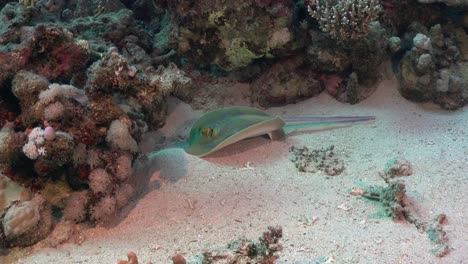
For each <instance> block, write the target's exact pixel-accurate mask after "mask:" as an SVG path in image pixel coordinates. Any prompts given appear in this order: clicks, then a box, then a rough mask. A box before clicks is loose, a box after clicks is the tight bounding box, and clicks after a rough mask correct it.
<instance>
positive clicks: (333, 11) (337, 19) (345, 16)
mask: <svg viewBox="0 0 468 264" xmlns="http://www.w3.org/2000/svg"><path fill="white" fill-rule="evenodd" d="M307 10H308V12H309V15H310V16H312V17H313V18H315V19H317V20H318V22H319V24H320V28H321V29H322V30H323V31H324V32H327V33H328V34H330V36H331V37H333V38H335V39H340V40H346V39H348V38H351V39H359V38H362V37H366V36H367V34H368V30H369V25H370V23H371V22H372V21H374V20H376V19H377V17H378V14H379V12H380V11H381V10H382V8H381V6H380V4H379V3H378V1H377V0H350V1H342V0H309V6H308V7H307Z"/></svg>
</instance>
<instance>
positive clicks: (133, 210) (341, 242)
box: [20, 79, 468, 263]
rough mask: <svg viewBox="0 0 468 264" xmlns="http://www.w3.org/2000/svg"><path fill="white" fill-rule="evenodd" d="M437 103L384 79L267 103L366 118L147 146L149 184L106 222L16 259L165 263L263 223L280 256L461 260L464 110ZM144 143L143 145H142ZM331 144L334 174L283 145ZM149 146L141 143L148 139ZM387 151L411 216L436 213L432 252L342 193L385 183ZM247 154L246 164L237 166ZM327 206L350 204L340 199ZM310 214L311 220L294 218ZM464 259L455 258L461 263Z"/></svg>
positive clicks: (183, 108) (175, 115)
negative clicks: (342, 98)
mask: <svg viewBox="0 0 468 264" xmlns="http://www.w3.org/2000/svg"><path fill="white" fill-rule="evenodd" d="M466 110H467V108H466V107H465V108H464V109H462V110H459V111H456V112H448V111H443V110H439V109H438V107H436V106H434V105H432V104H415V103H412V102H409V101H407V100H405V99H404V98H402V97H401V96H400V95H399V94H398V92H397V88H396V81H395V79H393V80H391V81H384V82H382V83H381V85H380V86H379V89H378V90H377V92H376V93H375V94H374V95H373V96H372V97H371V98H369V99H368V100H365V101H364V102H362V103H360V104H358V105H348V104H342V103H339V102H336V101H335V100H334V99H332V98H330V97H329V96H328V95H327V94H325V93H324V94H322V95H320V96H318V97H315V98H311V99H309V100H306V101H303V102H301V103H298V104H295V105H288V106H286V107H281V108H273V109H269V110H268V111H270V112H272V113H275V114H279V115H281V116H328V115H376V116H377V122H375V123H373V124H363V125H355V126H352V127H346V128H340V129H333V130H324V131H302V132H297V131H296V132H292V131H289V132H290V134H289V136H288V137H287V139H286V140H285V141H282V142H271V141H269V140H267V139H265V138H261V137H259V138H254V139H249V140H245V141H243V142H240V143H238V144H235V145H233V146H230V147H228V148H226V149H225V150H222V151H220V152H218V153H216V154H215V155H213V156H211V157H209V158H206V159H199V158H196V157H192V156H188V155H186V154H185V152H184V151H183V150H181V149H177V148H170V149H165V150H162V151H160V152H158V153H153V154H152V155H151V156H150V161H151V164H150V165H148V167H147V168H146V169H147V170H148V171H149V174H152V177H151V181H150V183H149V184H148V186H149V190H148V192H147V193H146V194H145V195H144V196H143V197H141V198H140V199H139V200H138V201H136V203H135V204H134V205H132V206H130V207H129V208H128V209H127V211H126V212H125V215H124V216H123V217H122V219H121V221H120V222H118V223H116V225H115V226H113V227H111V228H103V227H98V228H93V229H89V230H87V231H85V232H84V234H83V235H84V236H85V237H86V238H87V240H86V241H85V242H84V243H83V244H81V245H79V246H78V245H73V244H66V245H64V246H61V247H60V248H58V249H41V250H39V251H38V252H37V253H35V254H33V255H30V256H28V257H26V258H24V259H22V260H21V261H20V263H116V261H117V259H126V253H127V252H128V251H130V250H131V251H134V252H136V253H137V255H138V257H139V259H140V263H147V262H148V261H150V260H151V261H153V263H171V260H170V257H171V256H172V254H174V253H176V252H178V253H180V254H183V255H184V256H185V257H186V258H187V260H190V259H193V257H194V255H196V254H199V253H202V252H203V251H206V250H216V249H221V248H224V247H225V246H226V244H227V243H228V242H230V241H232V240H235V239H237V238H239V237H241V236H245V237H247V238H249V239H257V238H258V237H259V236H260V235H261V234H262V232H264V231H266V229H267V226H269V225H281V226H282V227H283V228H284V236H283V239H282V244H283V245H284V249H283V251H282V252H281V253H280V263H282V262H283V261H287V262H286V263H307V261H310V260H312V259H314V258H318V257H321V256H325V257H333V259H334V260H336V263H463V261H466V260H467V259H468V242H467V239H468V235H467V234H468V207H467V204H468V198H467V193H468V191H467V190H468V137H467V136H468V111H466ZM200 114H201V112H200V111H195V112H193V111H191V109H190V107H189V106H187V105H185V104H182V103H180V104H178V105H176V106H175V108H173V109H171V113H170V116H169V118H168V124H167V125H166V127H165V128H163V129H162V130H160V131H159V132H158V133H157V135H155V137H154V138H153V139H154V140H153V141H152V142H149V145H151V144H153V145H156V144H157V143H158V142H157V141H158V140H157V139H156V138H157V136H161V135H163V136H166V137H167V140H166V141H170V140H171V138H175V139H177V137H179V136H182V135H186V134H187V132H188V129H189V128H190V124H191V123H190V121H191V120H193V119H194V118H195V117H196V116H199V115H200ZM147 145H148V144H147ZM292 145H296V146H302V145H306V146H308V147H310V148H320V147H328V146H330V145H335V148H336V151H337V152H339V153H341V154H342V155H343V157H344V161H345V164H346V170H345V171H344V172H343V173H342V174H341V175H338V176H334V177H327V176H326V175H323V174H320V173H317V174H312V173H300V172H297V170H296V169H295V168H294V166H293V164H292V163H291V162H290V161H289V159H290V153H289V152H288V148H289V147H290V146H292ZM147 150H148V148H147ZM394 157H403V158H406V159H407V160H409V161H410V162H411V163H412V165H413V167H414V174H413V175H412V176H409V177H405V178H402V180H403V181H404V182H405V184H406V187H407V194H408V196H409V197H410V198H411V202H412V203H413V206H414V208H415V209H416V212H417V216H418V217H419V218H420V219H421V220H423V221H429V220H431V219H432V218H433V217H435V216H436V215H437V214H439V213H445V214H447V217H448V225H446V226H445V230H446V231H447V236H448V238H449V244H450V245H451V247H453V250H452V251H451V252H450V253H449V254H448V255H447V256H445V257H443V258H437V257H435V256H434V255H433V254H432V253H431V249H432V248H433V245H431V243H430V241H429V239H428V238H427V235H426V234H425V233H419V232H418V230H417V229H416V228H415V227H414V225H412V224H409V223H400V222H394V221H392V220H390V219H373V218H372V217H370V216H371V215H372V214H373V213H375V212H377V211H378V208H377V207H376V205H375V204H373V203H368V202H365V201H363V200H361V199H357V198H355V197H353V196H351V195H350V194H349V192H350V189H351V188H352V187H353V186H356V182H359V181H362V182H365V183H366V184H369V185H384V182H383V180H382V179H381V178H380V177H379V176H378V173H379V172H381V171H382V170H383V167H384V165H385V163H386V162H387V161H388V160H389V159H391V158H394ZM247 163H249V164H250V166H251V167H253V169H246V168H245V165H246V164H247ZM338 207H342V208H343V207H345V208H349V210H344V209H340V208H338ZM304 217H317V218H318V220H317V221H316V222H315V223H314V224H312V225H304V224H303V221H301V218H304ZM465 263H466V262H465Z"/></svg>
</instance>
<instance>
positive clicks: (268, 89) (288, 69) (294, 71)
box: [251, 57, 323, 107]
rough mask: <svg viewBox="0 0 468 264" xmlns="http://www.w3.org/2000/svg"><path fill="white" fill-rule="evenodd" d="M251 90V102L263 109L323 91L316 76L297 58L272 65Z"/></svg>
mask: <svg viewBox="0 0 468 264" xmlns="http://www.w3.org/2000/svg"><path fill="white" fill-rule="evenodd" d="M251 89H252V100H253V101H254V102H258V103H259V104H260V105H261V106H263V107H269V106H272V105H284V104H289V103H294V102H296V101H298V100H300V99H301V98H307V97H312V96H315V95H317V94H319V93H320V92H322V91H323V87H322V86H321V85H320V82H319V81H318V80H317V76H316V75H314V74H313V72H311V71H309V70H307V67H306V66H305V65H304V60H303V59H302V58H298V57H296V58H291V59H288V60H286V61H281V62H278V63H276V64H274V65H273V66H272V67H271V68H270V69H269V70H268V71H266V72H265V73H264V74H262V75H261V76H259V77H258V79H256V80H255V81H254V82H253V84H252V86H251Z"/></svg>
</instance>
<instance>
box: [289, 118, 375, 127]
mask: <svg viewBox="0 0 468 264" xmlns="http://www.w3.org/2000/svg"><path fill="white" fill-rule="evenodd" d="M283 120H284V122H285V123H286V125H301V124H308V123H319V124H320V123H323V124H350V123H358V122H369V121H374V120H375V116H328V117H286V118H283Z"/></svg>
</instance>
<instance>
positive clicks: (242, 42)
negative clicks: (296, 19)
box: [167, 0, 294, 71]
mask: <svg viewBox="0 0 468 264" xmlns="http://www.w3.org/2000/svg"><path fill="white" fill-rule="evenodd" d="M167 5H168V9H169V12H170V13H171V23H170V27H171V31H172V32H171V34H170V35H169V36H168V38H169V40H168V42H169V43H170V46H171V47H172V48H173V49H174V50H176V51H177V54H178V55H179V56H183V57H185V58H188V59H191V60H193V61H198V63H205V64H216V65H218V66H219V67H221V68H222V69H224V70H227V71H231V70H236V69H240V68H242V67H245V66H247V65H249V64H251V63H252V62H254V61H255V60H257V59H260V58H274V57H278V56H281V54H284V53H285V52H286V51H288V50H290V49H291V47H292V46H294V44H293V42H294V38H293V35H294V33H293V32H292V31H291V30H290V26H291V24H292V21H293V14H294V6H293V2H292V1H245V0H242V1H236V2H230V1H223V0H216V1H212V0H202V1H196V2H193V1H190V0H181V1H176V2H169V3H168V4H167ZM194 50H197V52H192V51H194Z"/></svg>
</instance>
